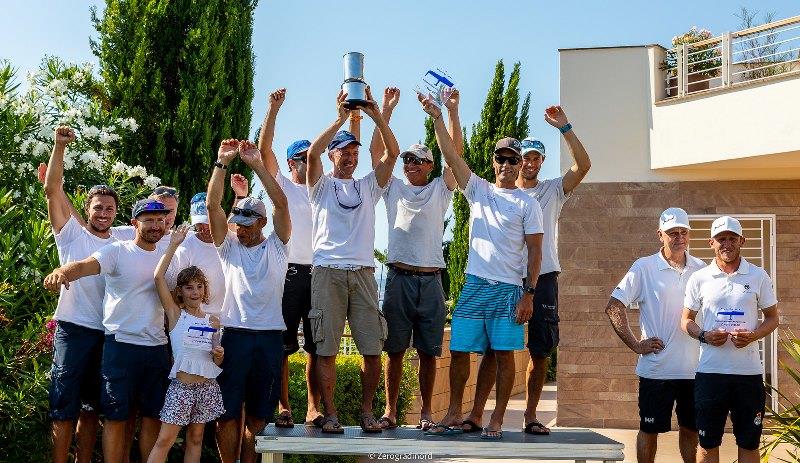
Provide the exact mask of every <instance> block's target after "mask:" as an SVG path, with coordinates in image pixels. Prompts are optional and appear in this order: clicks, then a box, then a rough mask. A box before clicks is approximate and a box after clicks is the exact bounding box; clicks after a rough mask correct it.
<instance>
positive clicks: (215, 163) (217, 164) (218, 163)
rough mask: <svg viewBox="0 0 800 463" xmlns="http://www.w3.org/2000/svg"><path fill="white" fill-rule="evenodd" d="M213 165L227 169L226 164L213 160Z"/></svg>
mask: <svg viewBox="0 0 800 463" xmlns="http://www.w3.org/2000/svg"><path fill="white" fill-rule="evenodd" d="M214 167H219V168H220V169H222V170H227V169H228V166H226V165H225V164H223V163H221V162H219V161H214Z"/></svg>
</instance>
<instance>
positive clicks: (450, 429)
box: [424, 424, 464, 436]
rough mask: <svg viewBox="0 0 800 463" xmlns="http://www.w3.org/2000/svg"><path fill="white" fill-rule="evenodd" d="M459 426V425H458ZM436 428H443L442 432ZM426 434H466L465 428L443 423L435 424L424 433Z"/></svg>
mask: <svg viewBox="0 0 800 463" xmlns="http://www.w3.org/2000/svg"><path fill="white" fill-rule="evenodd" d="M456 426H459V425H456ZM434 429H441V430H442V432H436V431H434ZM424 434H425V435H426V436H453V435H456V434H464V430H463V429H461V427H460V426H459V427H455V426H446V425H443V424H434V425H433V426H432V427H431V428H430V429H428V430H427V431H425V433H424Z"/></svg>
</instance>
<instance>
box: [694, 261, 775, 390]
mask: <svg viewBox="0 0 800 463" xmlns="http://www.w3.org/2000/svg"><path fill="white" fill-rule="evenodd" d="M741 259H742V261H741V263H740V264H739V269H738V270H737V271H736V272H734V273H731V274H727V273H725V272H723V271H722V270H720V269H719V267H718V266H717V263H716V261H713V262H711V263H710V264H709V265H708V266H706V267H704V268H702V269H700V270H698V271H697V272H695V274H694V275H692V276H691V278H689V283H688V284H687V285H686V298H685V300H684V306H685V307H686V308H688V309H689V310H692V311H694V312H701V313H700V315H701V316H702V317H703V320H702V323H703V325H702V329H703V330H705V331H711V330H716V329H719V328H722V329H724V330H726V331H728V332H733V330H735V329H737V328H742V329H747V330H750V331H753V330H755V329H756V328H757V327H758V325H759V321H758V315H759V314H758V311H759V310H763V309H766V308H769V307H772V306H773V305H775V304H777V303H778V298H777V297H775V290H774V289H773V288H772V280H770V278H769V275H767V272H766V271H764V269H763V268H761V267H757V266H755V265H753V264H751V263H749V262H747V261H746V260H745V259H744V257H742V258H741ZM697 371H698V372H700V373H724V374H729V375H760V374H762V373H764V364H763V362H762V361H761V357H760V355H759V352H758V342H752V343H750V344H748V345H747V346H746V347H742V348H741V349H740V348H737V347H736V346H734V345H733V341H732V340H731V339H730V338H728V340H727V341H725V344H723V345H721V346H719V347H717V346H712V345H711V344H701V345H700V363H699V365H698V366H697Z"/></svg>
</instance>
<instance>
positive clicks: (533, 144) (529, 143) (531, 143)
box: [522, 140, 544, 152]
mask: <svg viewBox="0 0 800 463" xmlns="http://www.w3.org/2000/svg"><path fill="white" fill-rule="evenodd" d="M522 149H523V150H524V149H534V150H537V151H542V152H543V151H544V144H543V143H542V142H540V141H539V140H522Z"/></svg>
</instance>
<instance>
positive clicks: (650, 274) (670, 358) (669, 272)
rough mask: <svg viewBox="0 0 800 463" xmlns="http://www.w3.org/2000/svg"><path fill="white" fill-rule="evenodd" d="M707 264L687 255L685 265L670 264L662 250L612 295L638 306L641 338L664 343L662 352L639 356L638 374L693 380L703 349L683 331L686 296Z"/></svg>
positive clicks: (634, 267)
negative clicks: (689, 285)
mask: <svg viewBox="0 0 800 463" xmlns="http://www.w3.org/2000/svg"><path fill="white" fill-rule="evenodd" d="M705 265H706V264H705V263H704V262H703V261H702V260H700V259H698V258H696V257H692V256H690V255H689V253H688V252H687V253H686V266H685V267H684V268H683V269H676V268H674V267H672V266H671V265H669V263H668V262H667V260H666V259H664V256H663V255H662V254H661V251H660V250H659V251H658V252H657V253H655V254H653V255H650V256H647V257H642V258H640V259H637V260H636V262H634V263H633V265H632V266H631V268H630V270H628V273H626V274H625V276H624V277H623V278H622V281H620V282H619V284H618V285H617V287H616V288H614V291H612V293H611V296H612V297H614V298H616V299H618V300H619V301H620V302H622V303H623V304H625V305H626V306H630V305H632V304H633V303H638V305H639V324H640V325H641V328H642V338H643V339H647V338H650V337H653V336H655V337H657V338H659V339H661V340H662V341H664V349H663V350H661V352H659V353H650V354H646V355H640V356H639V361H638V362H637V363H636V374H637V375H638V376H640V377H642V378H650V379H694V375H695V371H697V357H698V355H699V353H700V347H699V343H698V341H697V339H693V338H692V337H690V336H689V335H688V334H686V332H685V331H683V330H682V329H681V315H682V313H683V297H684V294H685V293H686V283H687V282H688V281H689V277H690V276H691V275H692V274H694V272H696V271H698V270H700V269H702V268H703V267H705Z"/></svg>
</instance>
